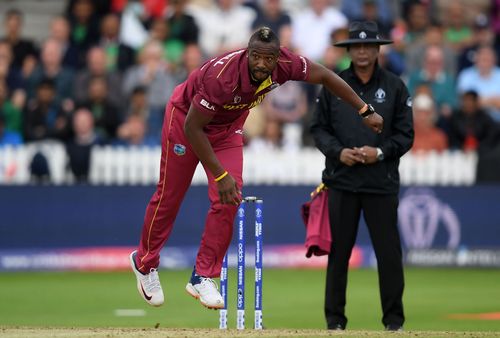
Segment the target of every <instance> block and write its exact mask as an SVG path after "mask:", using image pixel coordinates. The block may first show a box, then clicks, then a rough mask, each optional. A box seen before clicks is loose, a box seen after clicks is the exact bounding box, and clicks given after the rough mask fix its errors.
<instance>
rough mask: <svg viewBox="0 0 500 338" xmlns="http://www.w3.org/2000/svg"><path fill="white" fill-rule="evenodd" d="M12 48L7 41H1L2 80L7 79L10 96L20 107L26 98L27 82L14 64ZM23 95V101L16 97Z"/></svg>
mask: <svg viewBox="0 0 500 338" xmlns="http://www.w3.org/2000/svg"><path fill="white" fill-rule="evenodd" d="M12 61H13V56H12V49H11V47H10V45H9V44H8V43H7V42H5V41H0V81H5V83H6V85H7V88H8V92H9V96H10V97H12V99H13V101H14V102H16V103H18V104H17V105H18V106H19V108H22V107H23V106H24V100H25V99H26V91H25V89H24V87H25V83H24V79H23V77H22V73H21V71H20V70H19V69H18V68H16V67H15V66H14V64H13V62H12ZM19 95H21V97H20V99H21V101H16V99H15V97H17V96H19Z"/></svg>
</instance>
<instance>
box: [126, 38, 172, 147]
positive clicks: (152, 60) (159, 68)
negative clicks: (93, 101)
mask: <svg viewBox="0 0 500 338" xmlns="http://www.w3.org/2000/svg"><path fill="white" fill-rule="evenodd" d="M176 85H177V80H176V79H175V77H174V76H173V75H172V74H171V73H170V72H169V70H168V65H167V63H166V62H165V60H164V59H163V48H162V46H161V44H160V43H159V42H158V41H150V42H148V43H147V44H146V45H145V46H144V48H143V50H142V51H141V53H140V55H139V64H138V65H136V66H134V67H132V68H130V69H129V70H128V71H127V72H126V74H125V79H124V81H123V91H124V93H125V94H126V95H130V94H131V93H132V91H133V90H134V88H136V87H138V86H144V87H145V88H146V89H147V93H148V102H149V105H150V114H149V118H148V130H149V131H150V132H151V133H153V134H155V135H157V137H158V138H160V135H161V126H162V124H163V113H164V108H165V104H166V103H167V101H168V99H169V98H170V96H171V95H172V91H173V90H174V87H175V86H176Z"/></svg>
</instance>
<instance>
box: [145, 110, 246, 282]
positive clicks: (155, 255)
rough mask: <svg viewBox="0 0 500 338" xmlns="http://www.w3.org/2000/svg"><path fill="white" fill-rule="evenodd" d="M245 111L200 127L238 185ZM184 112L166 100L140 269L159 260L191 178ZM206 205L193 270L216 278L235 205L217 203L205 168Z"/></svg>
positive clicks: (192, 162) (240, 182)
mask: <svg viewBox="0 0 500 338" xmlns="http://www.w3.org/2000/svg"><path fill="white" fill-rule="evenodd" d="M247 116H248V112H246V113H244V114H242V115H241V117H240V118H238V120H236V121H234V122H233V123H231V124H227V125H217V126H213V125H209V126H207V127H205V129H204V131H205V132H206V134H207V136H208V139H209V141H210V144H211V145H212V147H213V149H214V152H215V155H216V156H217V158H218V160H219V161H220V162H221V164H222V166H223V167H224V169H225V170H227V171H228V172H229V174H230V175H231V176H232V177H233V178H234V179H235V181H236V183H237V186H238V188H239V189H240V190H241V188H242V185H243V180H242V167H243V134H242V130H243V124H244V122H245V119H246V117H247ZM185 118H186V112H184V111H181V110H180V109H178V108H176V107H174V106H173V105H172V104H170V103H169V104H168V105H167V108H166V110H165V119H164V122H163V129H162V142H161V143H162V151H161V162H160V179H159V181H158V185H157V187H156V191H155V192H154V194H153V196H152V197H151V200H150V201H149V204H148V206H147V208H146V214H145V217H144V224H143V228H142V234H141V240H140V243H139V248H138V251H137V256H136V265H137V267H138V268H139V270H140V271H142V272H144V273H149V271H150V269H151V268H157V267H158V265H159V263H160V251H161V249H162V248H163V246H164V245H165V243H166V241H167V240H168V238H169V236H170V233H171V231H172V228H173V225H174V222H175V218H176V216H177V213H178V211H179V208H180V206H181V203H182V201H183V199H184V196H185V194H186V191H187V190H188V188H189V186H190V184H191V180H192V178H193V175H194V172H195V169H196V166H197V165H198V163H199V159H198V157H197V156H196V154H195V153H194V152H193V150H192V148H191V146H190V144H189V142H188V141H187V139H186V137H185V135H184V120H185ZM205 172H206V174H207V177H208V197H209V200H210V209H209V210H208V215H207V217H206V221H205V228H204V231H203V236H202V239H201V244H200V247H199V250H198V254H197V257H196V272H197V273H198V274H199V275H201V276H205V277H211V278H213V277H218V276H219V275H220V270H221V267H222V260H223V258H224V255H225V253H226V251H227V248H228V247H229V244H230V242H231V238H232V234H233V222H234V217H235V215H236V211H237V208H238V207H237V206H235V205H228V204H224V205H223V204H221V203H220V201H219V193H218V190H217V184H216V182H215V181H214V177H213V175H212V174H211V173H210V171H209V170H207V168H205Z"/></svg>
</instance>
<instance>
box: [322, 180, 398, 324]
mask: <svg viewBox="0 0 500 338" xmlns="http://www.w3.org/2000/svg"><path fill="white" fill-rule="evenodd" d="M328 198H329V200H328V207H329V216H330V224H331V229H332V247H331V250H330V254H329V256H328V269H327V275H326V292H325V317H326V321H327V325H328V328H329V329H333V328H335V327H336V326H337V325H339V324H340V325H341V326H342V327H343V328H345V326H346V324H347V317H346V316H345V305H346V288H347V271H348V265H349V258H350V257H351V251H352V248H353V246H354V244H355V242H356V236H357V233H358V225H359V219H360V216H361V211H363V215H364V217H365V221H366V224H367V226H368V231H369V233H370V238H371V241H372V245H373V248H374V251H375V255H376V257H377V267H378V277H379V290H380V300H381V303H382V311H383V317H382V323H383V324H384V326H386V325H388V324H396V325H403V322H404V312H403V301H402V298H403V289H404V276H403V262H402V253H401V241H400V238H399V231H398V228H397V220H398V217H397V208H398V203H399V200H398V196H397V195H382V194H369V193H353V192H348V191H342V190H336V189H329V195H328Z"/></svg>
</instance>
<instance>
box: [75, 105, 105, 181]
mask: <svg viewBox="0 0 500 338" xmlns="http://www.w3.org/2000/svg"><path fill="white" fill-rule="evenodd" d="M71 130H72V134H73V137H72V138H71V139H70V140H69V141H68V142H67V143H66V153H67V154H68V158H69V168H70V169H71V172H72V174H73V176H74V178H75V180H76V182H79V183H85V182H87V180H88V174H89V169H90V155H91V151H92V148H93V147H94V146H95V145H100V144H103V142H102V140H101V139H100V137H99V135H98V133H97V131H96V129H95V125H94V116H93V115H92V113H91V112H90V110H88V109H87V108H84V107H80V108H77V109H76V110H75V112H74V113H73V118H72V120H71Z"/></svg>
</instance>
